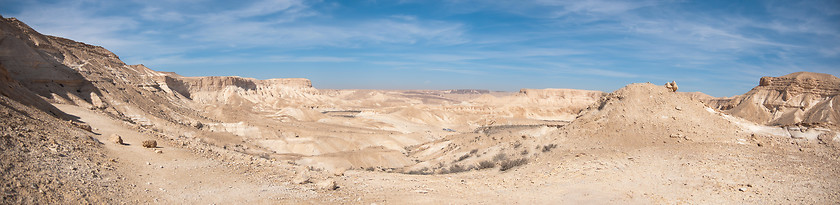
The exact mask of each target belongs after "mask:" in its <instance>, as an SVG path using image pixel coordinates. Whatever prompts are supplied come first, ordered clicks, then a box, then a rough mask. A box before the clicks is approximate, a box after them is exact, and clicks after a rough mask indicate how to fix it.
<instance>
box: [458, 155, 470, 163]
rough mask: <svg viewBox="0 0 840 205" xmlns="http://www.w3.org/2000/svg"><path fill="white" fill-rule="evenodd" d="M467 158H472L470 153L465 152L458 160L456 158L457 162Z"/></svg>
mask: <svg viewBox="0 0 840 205" xmlns="http://www.w3.org/2000/svg"><path fill="white" fill-rule="evenodd" d="M467 158H470V154H465V155H463V156H461V157H458V160H456V162H460V161H464V160H465V159H467Z"/></svg>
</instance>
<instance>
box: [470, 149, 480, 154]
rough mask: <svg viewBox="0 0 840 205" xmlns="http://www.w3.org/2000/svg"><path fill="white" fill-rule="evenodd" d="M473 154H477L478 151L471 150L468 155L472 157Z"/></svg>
mask: <svg viewBox="0 0 840 205" xmlns="http://www.w3.org/2000/svg"><path fill="white" fill-rule="evenodd" d="M475 153H478V149H473V150H470V155H473V154H475Z"/></svg>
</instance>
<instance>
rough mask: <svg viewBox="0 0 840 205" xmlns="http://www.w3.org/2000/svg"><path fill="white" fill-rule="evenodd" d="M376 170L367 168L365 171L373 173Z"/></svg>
mask: <svg viewBox="0 0 840 205" xmlns="http://www.w3.org/2000/svg"><path fill="white" fill-rule="evenodd" d="M374 170H375V169H374V168H373V167H368V168H365V171H369V172H372V171H374Z"/></svg>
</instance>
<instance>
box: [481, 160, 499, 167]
mask: <svg viewBox="0 0 840 205" xmlns="http://www.w3.org/2000/svg"><path fill="white" fill-rule="evenodd" d="M493 167H496V163H493V162H491V161H486V160H485V161H481V162H479V163H478V169H489V168H493Z"/></svg>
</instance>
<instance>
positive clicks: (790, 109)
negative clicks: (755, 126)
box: [705, 72, 840, 126]
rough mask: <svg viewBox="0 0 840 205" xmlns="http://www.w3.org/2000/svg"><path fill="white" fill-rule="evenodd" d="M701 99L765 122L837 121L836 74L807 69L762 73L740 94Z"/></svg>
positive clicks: (839, 112) (839, 120) (839, 113)
mask: <svg viewBox="0 0 840 205" xmlns="http://www.w3.org/2000/svg"><path fill="white" fill-rule="evenodd" d="M705 101H706V103H707V104H709V105H711V106H713V107H716V108H718V109H720V110H723V111H724V112H726V113H729V114H732V115H735V116H738V117H741V118H744V119H747V120H751V121H753V122H757V123H761V124H766V125H778V126H787V125H795V124H812V125H813V124H825V125H829V124H833V125H837V124H838V123H840V109H837V108H834V104H835V103H834V102H835V101H838V102H840V78H837V77H835V76H833V75H830V74H822V73H811V72H797V73H791V74H788V75H785V76H781V77H762V78H761V80H760V81H759V85H758V86H756V87H755V88H753V89H752V90H750V91H749V92H747V93H745V94H743V95H739V96H735V97H732V98H719V99H709V100H705ZM829 126H831V125H829Z"/></svg>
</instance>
